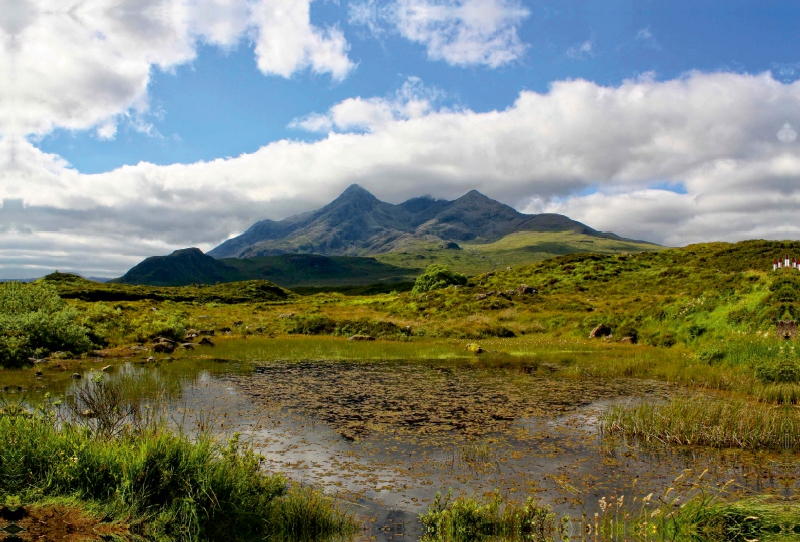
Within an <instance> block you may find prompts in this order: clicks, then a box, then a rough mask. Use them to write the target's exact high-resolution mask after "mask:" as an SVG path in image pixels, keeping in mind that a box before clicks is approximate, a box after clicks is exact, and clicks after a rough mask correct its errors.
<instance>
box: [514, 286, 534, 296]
mask: <svg viewBox="0 0 800 542" xmlns="http://www.w3.org/2000/svg"><path fill="white" fill-rule="evenodd" d="M535 293H536V288H531V287H530V286H528V285H527V284H520V285H519V286H517V295H531V294H535Z"/></svg>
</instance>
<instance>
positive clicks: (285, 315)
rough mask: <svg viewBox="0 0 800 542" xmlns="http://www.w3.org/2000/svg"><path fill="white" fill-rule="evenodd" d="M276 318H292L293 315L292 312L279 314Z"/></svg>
mask: <svg viewBox="0 0 800 542" xmlns="http://www.w3.org/2000/svg"><path fill="white" fill-rule="evenodd" d="M278 318H294V313H293V312H287V313H284V314H279V315H278Z"/></svg>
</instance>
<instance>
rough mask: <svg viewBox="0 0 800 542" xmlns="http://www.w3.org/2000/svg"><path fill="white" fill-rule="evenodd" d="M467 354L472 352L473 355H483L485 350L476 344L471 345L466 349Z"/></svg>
mask: <svg viewBox="0 0 800 542" xmlns="http://www.w3.org/2000/svg"><path fill="white" fill-rule="evenodd" d="M465 350H466V351H467V352H472V353H473V354H481V353H483V348H481V347H480V346H479V345H477V344H475V343H469V344H468V345H467V347H466V348H465Z"/></svg>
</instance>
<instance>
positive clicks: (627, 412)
mask: <svg viewBox="0 0 800 542" xmlns="http://www.w3.org/2000/svg"><path fill="white" fill-rule="evenodd" d="M601 423H602V428H603V430H604V431H605V432H607V433H612V434H613V433H621V434H625V435H629V436H633V437H638V438H640V439H642V440H644V441H645V442H654V441H657V442H660V443H662V444H678V445H700V446H712V447H716V448H749V449H758V448H769V449H789V450H797V449H799V448H800V410H798V408H797V407H793V406H790V405H774V404H766V403H763V402H758V401H752V400H746V399H721V398H712V397H708V396H704V395H695V396H692V397H676V398H673V399H672V400H670V401H669V402H668V403H667V404H664V405H651V404H646V403H645V404H640V405H637V406H634V407H627V406H624V405H617V406H614V407H612V408H611V409H610V410H609V411H607V412H606V414H605V415H604V416H603V419H602V422H601Z"/></svg>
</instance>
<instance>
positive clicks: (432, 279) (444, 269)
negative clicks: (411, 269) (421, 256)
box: [411, 264, 467, 294]
mask: <svg viewBox="0 0 800 542" xmlns="http://www.w3.org/2000/svg"><path fill="white" fill-rule="evenodd" d="M466 284H467V277H466V276H465V275H462V274H461V273H456V272H455V271H452V270H451V269H450V268H449V267H448V266H446V265H436V264H434V265H429V266H428V268H427V269H426V270H425V272H424V273H423V274H421V275H420V276H419V277H418V278H417V281H416V282H415V283H414V289H413V290H411V293H412V294H424V293H425V292H430V291H431V290H438V289H440V288H447V287H448V286H464V285H466Z"/></svg>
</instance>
